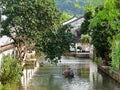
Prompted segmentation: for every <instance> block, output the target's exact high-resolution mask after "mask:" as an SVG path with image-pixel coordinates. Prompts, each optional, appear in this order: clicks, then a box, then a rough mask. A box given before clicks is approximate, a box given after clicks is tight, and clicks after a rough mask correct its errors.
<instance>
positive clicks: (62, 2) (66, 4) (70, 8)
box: [55, 0, 101, 16]
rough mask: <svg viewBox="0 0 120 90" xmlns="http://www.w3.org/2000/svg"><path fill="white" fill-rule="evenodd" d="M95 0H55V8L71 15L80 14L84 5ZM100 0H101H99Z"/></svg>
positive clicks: (82, 12)
mask: <svg viewBox="0 0 120 90" xmlns="http://www.w3.org/2000/svg"><path fill="white" fill-rule="evenodd" d="M93 1H94V3H95V1H96V0H55V2H56V6H57V8H58V9H59V10H60V11H62V12H67V13H68V14H70V15H73V16H82V15H83V14H84V10H85V6H86V5H88V4H90V3H93ZM100 2H101V0H100Z"/></svg>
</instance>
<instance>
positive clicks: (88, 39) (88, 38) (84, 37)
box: [80, 34, 90, 43]
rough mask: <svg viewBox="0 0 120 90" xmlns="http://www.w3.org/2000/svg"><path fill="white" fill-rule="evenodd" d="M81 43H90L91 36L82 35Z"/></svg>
mask: <svg viewBox="0 0 120 90" xmlns="http://www.w3.org/2000/svg"><path fill="white" fill-rule="evenodd" d="M80 41H81V43H89V42H90V36H89V35H88V34H85V35H82V36H81V39H80Z"/></svg>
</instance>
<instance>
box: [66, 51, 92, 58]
mask: <svg viewBox="0 0 120 90" xmlns="http://www.w3.org/2000/svg"><path fill="white" fill-rule="evenodd" d="M65 55H67V56H74V57H79V58H90V57H89V53H87V52H82V53H75V52H72V53H66V54H65Z"/></svg>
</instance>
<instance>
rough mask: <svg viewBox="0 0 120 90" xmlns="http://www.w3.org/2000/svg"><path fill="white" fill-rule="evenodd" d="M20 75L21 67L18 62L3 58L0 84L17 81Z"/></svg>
mask: <svg viewBox="0 0 120 90" xmlns="http://www.w3.org/2000/svg"><path fill="white" fill-rule="evenodd" d="M21 73H22V66H21V64H20V62H19V61H18V60H16V59H15V58H13V57H10V56H9V55H8V56H3V59H2V65H1V70H0V82H1V83H2V84H3V85H6V84H8V83H11V82H13V81H14V82H17V81H19V77H20V76H21Z"/></svg>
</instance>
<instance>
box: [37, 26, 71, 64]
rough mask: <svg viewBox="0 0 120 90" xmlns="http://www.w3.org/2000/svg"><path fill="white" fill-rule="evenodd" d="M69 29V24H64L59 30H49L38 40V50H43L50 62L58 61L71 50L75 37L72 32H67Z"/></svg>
mask: <svg viewBox="0 0 120 90" xmlns="http://www.w3.org/2000/svg"><path fill="white" fill-rule="evenodd" d="M67 29H68V26H64V27H63V28H60V29H59V30H57V31H56V30H53V29H51V30H48V31H47V32H45V33H44V35H43V37H42V39H41V40H40V41H39V42H37V44H36V49H37V50H38V52H39V50H41V51H42V52H43V53H44V54H45V55H46V59H47V60H49V61H50V62H55V63H57V62H58V60H60V58H61V56H62V55H63V54H64V53H65V52H66V51H68V50H69V46H70V44H71V43H72V42H73V37H72V34H71V33H70V32H65V31H66V30H67Z"/></svg>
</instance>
